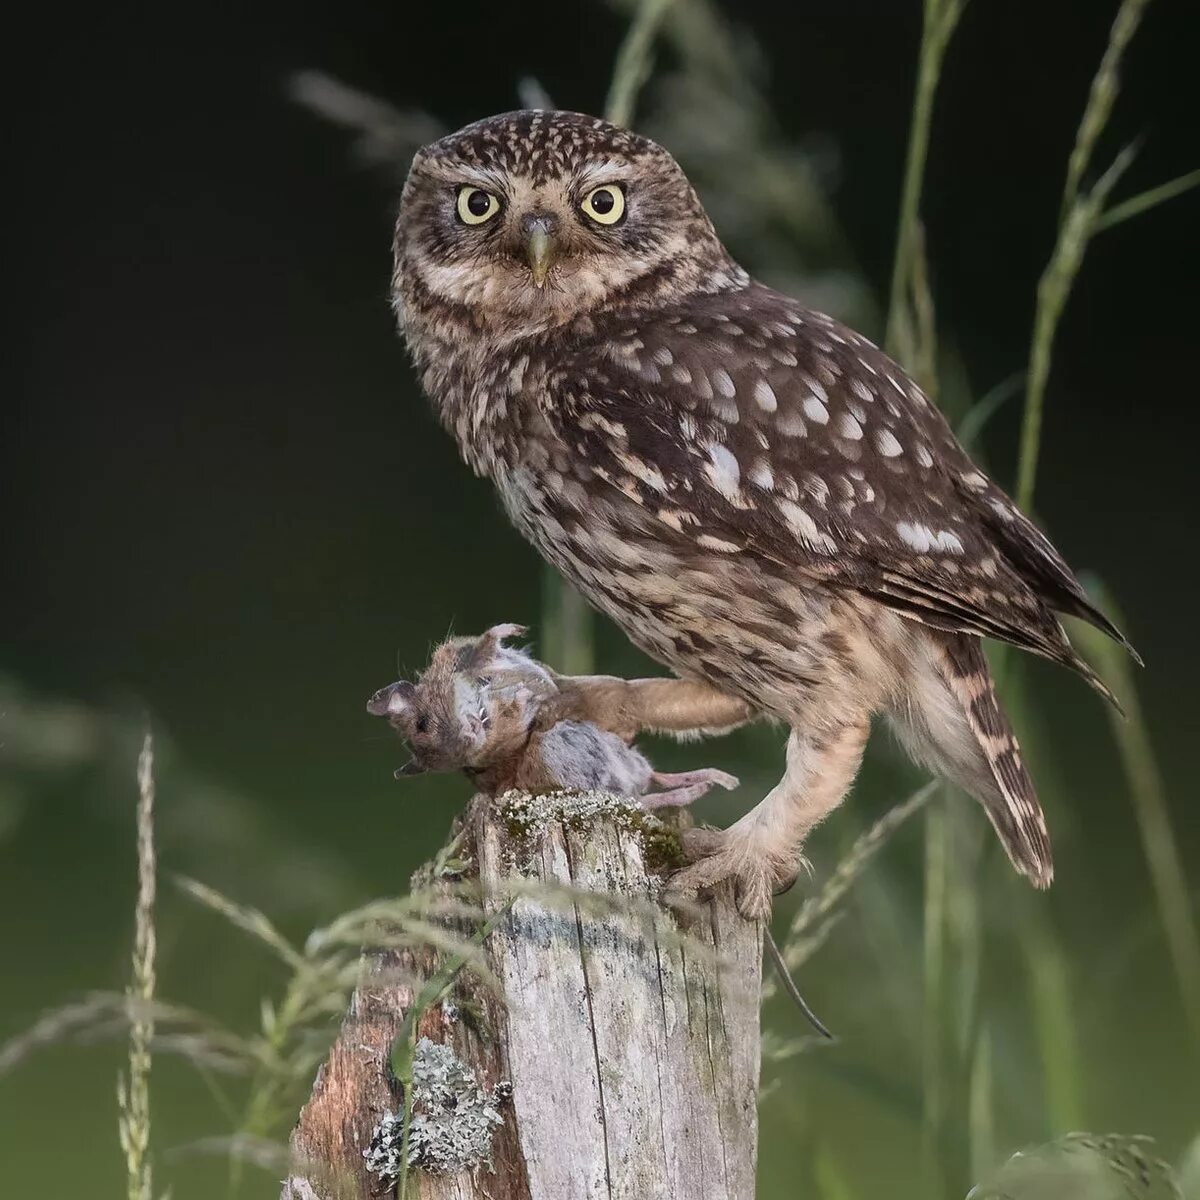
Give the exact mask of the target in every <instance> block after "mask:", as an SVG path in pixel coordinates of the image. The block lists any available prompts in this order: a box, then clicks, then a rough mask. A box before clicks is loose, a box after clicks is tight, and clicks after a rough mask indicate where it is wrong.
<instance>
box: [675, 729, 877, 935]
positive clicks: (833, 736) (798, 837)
mask: <svg viewBox="0 0 1200 1200" xmlns="http://www.w3.org/2000/svg"><path fill="white" fill-rule="evenodd" d="M870 728H871V725H870V721H869V719H868V718H867V717H866V716H865V715H864V716H863V717H862V718H861V719H860V720H857V721H853V722H851V723H848V724H845V725H841V726H839V727H836V728H832V729H822V730H820V731H809V730H801V729H793V730H792V732H791V735H790V736H789V738H788V744H787V770H786V771H785V772H784V776H783V778H782V779H781V780H780V781H779V783H778V784H776V785H775V787H774V788H772V789H771V791H770V792H768V793H767V795H766V796H765V797H764V798H763V799H762V800H761V801H760V802H759V803H758V804H757V805H756V806H755V807H754V808H752V809H751V810H750V811H749V812H748V813H747V814H746V815H745V816H744V817H742V818H741V820H739V821H737V822H735V823H734V824H733V825H731V826H730V827H729V828H728V829H726V830H711V829H696V830H689V831H688V832H687V833H686V834H685V835H684V849H685V851H687V852H688V853H689V854H696V855H702V856H703V857H701V858H700V860H699V861H698V862H696V863H693V864H692V865H691V866H690V867H685V868H684V869H683V870H682V871H680V872H678V873H677V874H676V875H674V876H673V877H672V879H671V883H670V891H671V893H672V894H674V895H677V896H680V897H682V898H685V899H690V898H692V897H694V896H696V895H697V894H698V893H699V892H701V891H704V890H706V889H708V888H711V887H714V886H715V885H716V884H718V883H720V882H722V881H723V880H725V879H733V880H734V881H735V884H736V888H737V904H738V909H739V910H740V911H741V913H742V915H743V916H744V917H747V918H748V919H750V920H758V919H764V918H766V917H768V916H769V915H770V912H771V898H772V896H773V895H774V894H775V892H776V891H777V890H778V889H779V888H781V887H784V886H786V885H789V884H790V883H791V882H792V881H793V880H794V879H795V878H796V875H797V874H798V873H799V871H800V868H801V866H802V865H803V862H804V859H803V853H802V852H803V848H804V841H805V839H806V838H807V837H808V835H809V833H810V832H811V831H812V830H813V829H814V828H816V826H817V825H819V824H820V823H821V821H823V820H824V819H825V818H826V817H827V816H828V815H829V814H830V813H831V812H832V811H833V810H834V809H835V808H837V806H838V805H839V804H840V803H841V802H842V800H843V798H844V797H845V795H846V793H847V792H848V791H849V790H850V785H851V784H852V783H853V782H854V777H855V775H857V774H858V768H859V765H860V763H861V762H862V756H863V750H864V748H865V747H866V744H867V735H868V734H869V733H870Z"/></svg>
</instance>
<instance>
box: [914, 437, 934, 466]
mask: <svg viewBox="0 0 1200 1200" xmlns="http://www.w3.org/2000/svg"><path fill="white" fill-rule="evenodd" d="M917 462H918V463H920V464H921V466H922V467H924V468H925V469H926V470H928V469H929V468H930V467H932V466H933V455H932V454H930V453H929V447H928V446H927V445H925V443H924V442H920V443H918V445H917Z"/></svg>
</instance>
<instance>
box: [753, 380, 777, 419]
mask: <svg viewBox="0 0 1200 1200" xmlns="http://www.w3.org/2000/svg"><path fill="white" fill-rule="evenodd" d="M754 400H755V403H757V405H758V407H759V408H761V409H762V410H763V412H768V413H773V412H774V411H775V410H776V409H777V408H778V407H779V401H778V399H776V396H775V390H774V389H773V388H772V387H771V385H770V384H769V383H768V382H767V381H766V380H765V379H757V380H755V382H754Z"/></svg>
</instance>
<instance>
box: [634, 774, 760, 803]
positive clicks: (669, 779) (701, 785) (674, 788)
mask: <svg viewBox="0 0 1200 1200" xmlns="http://www.w3.org/2000/svg"><path fill="white" fill-rule="evenodd" d="M650 782H651V784H653V785H655V786H657V787H665V788H667V789H668V790H667V791H665V792H650V793H648V794H647V795H645V796H643V797H642V807H643V808H682V807H683V806H684V805H685V804H691V803H692V801H693V800H699V799H700V797H701V796H703V795H704V794H705V793H706V792H707V791H709V789H710V788H713V787H723V788H725V789H726V791H733V789H734V788H735V787H737V785H738V779H737V776H736V775H730V774H729V773H728V772H727V771H718V770H716V768H714V767H705V768H703V769H701V770H699V771H679V772H670V771H655V772H654V773H653V774H652V775H651V776H650Z"/></svg>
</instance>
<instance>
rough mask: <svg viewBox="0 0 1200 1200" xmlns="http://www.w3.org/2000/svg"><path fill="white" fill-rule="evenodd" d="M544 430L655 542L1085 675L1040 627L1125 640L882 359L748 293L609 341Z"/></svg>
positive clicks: (555, 392)
mask: <svg viewBox="0 0 1200 1200" xmlns="http://www.w3.org/2000/svg"><path fill="white" fill-rule="evenodd" d="M548 385H549V386H548V390H547V394H548V397H549V399H548V403H547V405H546V408H545V415H546V419H547V420H549V421H551V422H552V423H554V424H555V425H557V427H558V430H557V431H558V435H559V437H560V438H561V439H562V440H564V441H566V442H567V444H568V445H569V446H570V447H571V449H572V451H573V452H574V453H575V454H576V455H578V456H579V457H580V458H581V459H582V461H584V462H586V464H587V466H588V469H589V470H590V471H591V472H592V473H593V474H594V476H595V477H596V478H598V479H599V480H600V481H602V484H603V485H607V486H611V487H614V488H617V489H620V490H621V491H622V492H623V493H625V494H626V495H627V496H629V497H631V498H633V499H635V500H637V501H638V502H639V503H640V504H641V506H642V507H643V509H644V510H645V512H646V515H647V519H648V520H650V521H659V522H661V523H662V527H663V533H664V536H668V537H670V539H671V540H673V541H675V542H678V540H679V539H680V538H681V537H683V538H688V539H691V540H693V541H694V542H695V543H696V544H697V549H701V548H702V549H703V550H704V551H705V552H706V553H712V552H713V551H714V550H718V551H720V552H723V553H728V554H749V555H754V556H758V557H761V558H764V559H769V560H771V561H772V562H774V563H776V564H780V565H783V566H784V567H795V568H797V569H798V570H802V571H803V572H804V573H806V574H808V575H809V576H814V575H815V576H817V577H820V578H822V579H823V580H825V581H826V582H828V583H829V584H831V585H834V586H841V587H845V588H850V589H854V590H855V591H857V592H859V593H862V594H864V595H867V596H870V597H872V598H874V599H876V600H878V601H879V602H880V603H882V604H884V605H886V606H888V607H889V608H892V609H894V610H896V611H898V612H901V613H903V614H905V615H906V616H908V617H911V618H913V619H915V620H918V621H921V622H924V623H925V624H928V625H930V626H934V627H936V628H939V629H945V630H953V631H957V632H966V633H973V634H980V635H986V636H990V637H994V638H998V639H1000V640H1002V641H1006V642H1011V643H1013V644H1015V645H1017V646H1021V647H1023V648H1025V649H1027V650H1031V651H1034V652H1036V653H1038V654H1042V655H1045V656H1046V657H1048V658H1052V659H1055V660H1057V661H1060V662H1064V663H1066V664H1068V665H1070V666H1072V667H1074V668H1076V669H1077V670H1080V671H1082V672H1083V673H1084V674H1085V675H1087V676H1088V677H1089V678H1092V675H1091V672H1090V671H1089V670H1088V669H1087V667H1086V666H1085V665H1084V664H1083V663H1082V662H1081V661H1080V660H1079V658H1078V656H1077V655H1076V654H1075V652H1074V651H1073V650H1072V649H1071V646H1070V644H1069V643H1068V641H1067V638H1066V635H1065V633H1064V632H1063V629H1062V626H1061V625H1060V624H1059V622H1058V620H1057V618H1056V616H1055V612H1056V611H1057V612H1064V613H1070V614H1072V615H1076V616H1080V617H1083V618H1084V619H1085V620H1089V621H1091V622H1092V623H1094V624H1096V625H1098V626H1099V627H1100V628H1102V629H1104V630H1105V631H1106V632H1108V633H1110V634H1111V635H1113V636H1114V637H1116V638H1118V639H1120V640H1121V641H1122V642H1124V638H1122V637H1121V635H1120V634H1119V633H1118V632H1117V630H1116V629H1115V628H1114V627H1113V626H1112V624H1111V622H1109V621H1108V620H1107V618H1105V617H1104V616H1103V615H1102V614H1101V613H1100V612H1099V611H1098V610H1096V609H1095V608H1094V607H1093V605H1092V604H1091V603H1090V601H1089V600H1088V599H1087V597H1086V595H1085V594H1084V592H1083V589H1082V587H1081V586H1080V585H1079V583H1078V581H1077V580H1076V579H1075V577H1074V576H1073V575H1072V573H1071V571H1070V569H1069V568H1068V567H1067V565H1066V563H1065V562H1064V561H1063V559H1062V558H1061V556H1060V555H1059V554H1058V552H1057V551H1056V550H1055V549H1054V547H1053V546H1052V545H1051V543H1050V542H1049V540H1048V539H1047V538H1046V537H1045V535H1043V534H1042V533H1041V531H1040V530H1038V529H1037V527H1036V526H1034V525H1033V523H1032V522H1030V521H1029V520H1028V519H1027V518H1026V517H1025V516H1024V515H1022V514H1021V513H1020V511H1019V510H1018V509H1017V508H1016V506H1015V505H1014V504H1013V503H1012V502H1011V501H1010V500H1009V499H1008V497H1007V496H1005V495H1004V493H1003V492H1002V491H1001V489H1000V488H998V487H997V486H996V485H995V484H994V483H992V482H991V480H989V479H988V478H987V477H986V476H985V475H984V474H983V473H982V472H980V471H979V470H978V468H977V467H975V465H974V464H973V463H972V462H971V460H970V459H969V458H968V457H967V455H966V453H965V451H964V450H963V449H962V448H961V446H959V444H958V442H957V441H956V439H955V437H954V435H953V433H952V432H951V430H950V428H949V426H948V425H947V423H946V421H945V419H944V418H943V417H942V415H941V413H940V412H939V411H938V410H937V408H936V407H935V406H934V405H933V404H931V403H930V401H929V400H928V399H927V398H926V397H925V395H924V394H923V393H922V392H921V390H920V389H919V388H918V387H917V386H916V384H914V383H913V382H912V381H911V380H910V379H909V378H908V377H907V376H906V375H905V374H904V372H903V371H902V370H901V369H900V368H899V367H898V366H897V365H896V364H895V363H894V362H893V361H892V360H891V359H890V358H888V356H887V355H886V354H884V353H883V352H882V351H880V350H879V349H877V348H876V347H875V346H873V345H872V344H871V343H870V342H868V341H867V340H866V339H864V338H862V337H860V336H859V335H857V334H855V333H853V332H852V331H851V330H848V329H846V328H845V327H843V326H841V325H840V324H838V323H837V322H836V321H834V320H833V319H832V318H829V317H826V316H824V315H822V314H819V313H814V312H809V311H806V310H804V309H802V308H800V306H799V305H798V304H796V302H795V301H792V300H789V299H788V298H786V297H784V296H781V295H779V294H778V293H776V292H773V291H771V290H769V289H767V288H763V287H759V286H757V285H755V286H752V287H750V288H749V289H746V290H744V291H740V292H731V293H724V294H720V295H713V296H706V297H701V298H699V299H697V300H694V301H693V302H691V303H690V305H689V306H688V307H686V308H680V309H678V310H674V311H672V312H671V313H669V314H666V315H662V316H656V317H654V318H651V319H649V320H644V319H642V320H638V321H637V322H633V321H631V322H629V324H628V326H622V327H618V328H616V329H615V330H613V331H612V332H611V335H610V336H607V337H606V338H605V339H604V340H603V341H602V342H601V341H596V342H591V343H589V344H588V345H587V346H586V347H584V348H581V349H579V350H578V351H576V352H575V354H574V355H573V356H570V357H569V358H568V359H567V360H566V361H565V362H563V364H562V365H561V367H560V369H558V370H556V371H554V372H552V373H551V375H550V377H549V379H548Z"/></svg>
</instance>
